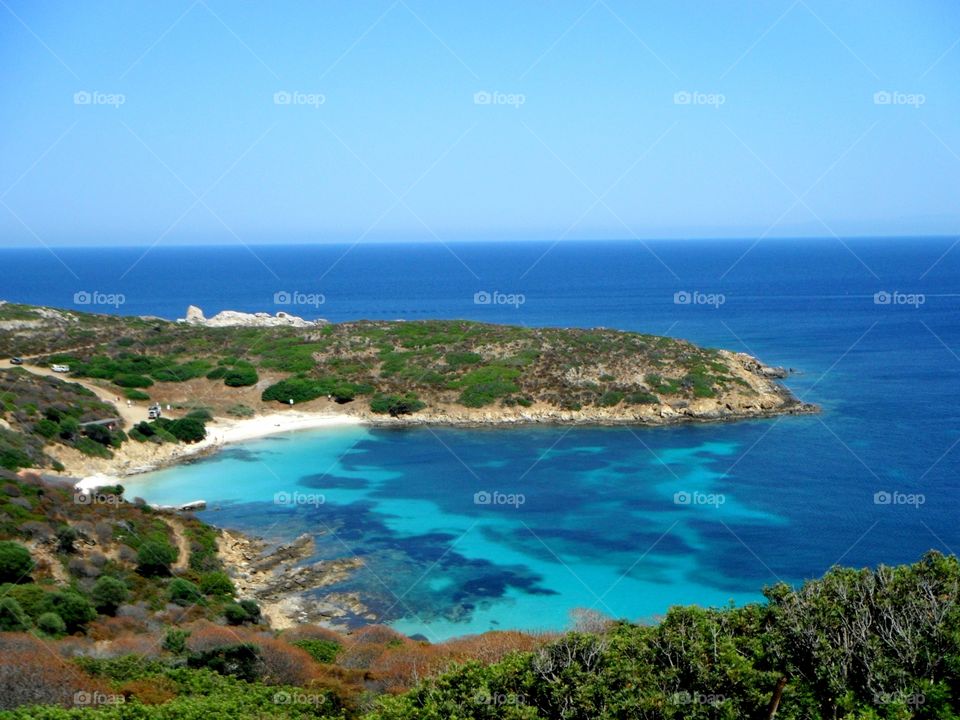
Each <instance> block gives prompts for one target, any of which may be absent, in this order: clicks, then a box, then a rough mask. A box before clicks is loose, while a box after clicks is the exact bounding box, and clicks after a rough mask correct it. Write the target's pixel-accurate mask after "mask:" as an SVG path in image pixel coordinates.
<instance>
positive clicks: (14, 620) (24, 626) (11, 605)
mask: <svg viewBox="0 0 960 720" xmlns="http://www.w3.org/2000/svg"><path fill="white" fill-rule="evenodd" d="M29 629H30V618H29V617H28V616H27V614H26V613H25V612H24V611H23V608H22V607H20V603H18V602H17V601H16V600H14V599H13V598H12V597H5V598H0V632H26V631H27V630H29Z"/></svg>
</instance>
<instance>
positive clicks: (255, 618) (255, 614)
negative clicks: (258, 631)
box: [240, 600, 260, 623]
mask: <svg viewBox="0 0 960 720" xmlns="http://www.w3.org/2000/svg"><path fill="white" fill-rule="evenodd" d="M240 607H242V608H243V609H244V610H245V611H246V613H247V617H248V618H250V622H254V623H258V622H260V606H259V605H257V603H256V602H254V601H253V600H241V601H240Z"/></svg>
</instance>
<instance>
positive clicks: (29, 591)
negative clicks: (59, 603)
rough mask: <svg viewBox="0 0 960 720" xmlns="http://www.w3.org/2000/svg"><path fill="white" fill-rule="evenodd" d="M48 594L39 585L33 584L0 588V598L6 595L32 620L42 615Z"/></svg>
mask: <svg viewBox="0 0 960 720" xmlns="http://www.w3.org/2000/svg"><path fill="white" fill-rule="evenodd" d="M48 592H49V591H48V590H45V589H44V588H43V587H41V586H40V585H35V584H33V583H28V584H26V585H6V586H2V587H0V596H3V595H6V596H9V597H11V598H13V599H14V600H16V601H17V602H18V603H20V607H22V608H23V611H24V612H25V613H26V614H27V615H28V616H30V617H31V618H33V619H34V620H36V619H37V618H38V617H40V615H41V614H42V613H43V608H44V607H45V605H44V603H45V602H46V597H47V593H48Z"/></svg>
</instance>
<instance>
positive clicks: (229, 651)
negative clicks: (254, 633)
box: [187, 643, 263, 683]
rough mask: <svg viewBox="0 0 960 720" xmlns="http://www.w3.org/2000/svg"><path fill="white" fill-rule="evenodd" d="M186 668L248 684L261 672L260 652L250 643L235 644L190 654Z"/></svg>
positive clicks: (255, 679)
mask: <svg viewBox="0 0 960 720" xmlns="http://www.w3.org/2000/svg"><path fill="white" fill-rule="evenodd" d="M187 666H188V667H191V668H207V669H208V670H213V671H214V672H216V673H219V674H221V675H232V676H233V677H236V678H239V679H240V680H246V681H247V682H250V683H252V682H256V681H257V680H258V679H259V678H260V675H261V674H262V672H263V662H262V661H261V659H260V651H259V650H258V648H257V646H256V645H253V644H251V643H237V644H236V645H227V646H225V647H219V648H215V649H213V650H207V651H204V652H196V653H190V655H189V656H188V658H187Z"/></svg>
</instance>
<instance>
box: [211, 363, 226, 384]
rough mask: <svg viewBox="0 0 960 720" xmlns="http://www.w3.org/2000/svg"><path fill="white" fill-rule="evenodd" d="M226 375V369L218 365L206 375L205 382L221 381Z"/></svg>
mask: <svg viewBox="0 0 960 720" xmlns="http://www.w3.org/2000/svg"><path fill="white" fill-rule="evenodd" d="M226 374H227V368H225V367H224V366H222V365H220V366H219V367H215V368H214V369H213V370H211V371H210V372H208V373H207V380H221V379H223V376H224V375H226Z"/></svg>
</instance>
